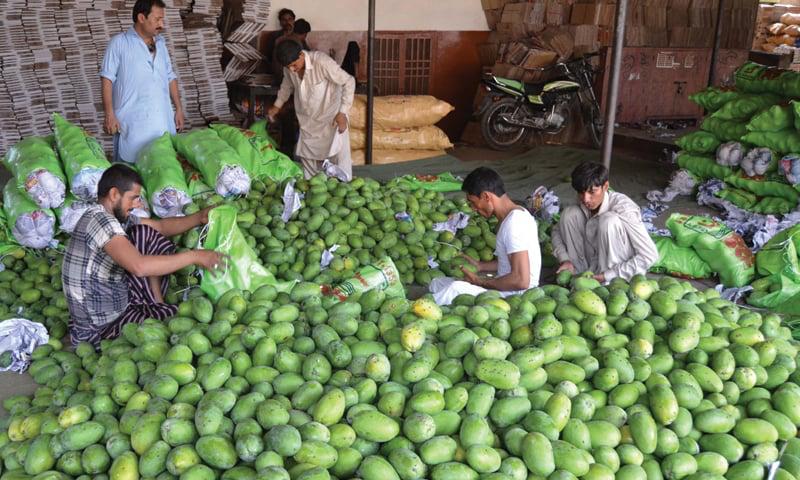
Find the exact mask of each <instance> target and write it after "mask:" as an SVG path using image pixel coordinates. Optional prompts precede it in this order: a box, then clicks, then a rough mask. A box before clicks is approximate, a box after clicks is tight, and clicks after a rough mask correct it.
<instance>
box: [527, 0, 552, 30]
mask: <svg viewBox="0 0 800 480" xmlns="http://www.w3.org/2000/svg"><path fill="white" fill-rule="evenodd" d="M546 19H547V3H545V2H537V3H534V4H533V8H531V9H530V11H529V12H528V16H527V17H525V18H524V19H523V23H524V24H525V28H526V29H527V30H528V33H536V32H541V31H542V30H544V29H545V27H546V25H545V21H546Z"/></svg>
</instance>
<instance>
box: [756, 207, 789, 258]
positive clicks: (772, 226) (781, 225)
mask: <svg viewBox="0 0 800 480" xmlns="http://www.w3.org/2000/svg"><path fill="white" fill-rule="evenodd" d="M759 217H763V218H764V219H763V224H762V225H761V226H760V227H758V228H757V229H756V230H755V232H754V233H753V242H752V243H753V244H752V246H751V247H750V248H751V250H753V253H755V252H757V251H759V250H761V248H762V247H763V246H764V245H765V244H766V243H767V242H768V241H770V239H771V238H772V237H774V236H775V235H777V234H778V233H779V232H782V231H784V230H786V229H787V228H789V227H793V226H795V225H797V224H798V223H800V211H794V212H792V213H789V214H787V215H784V216H783V219H782V220H778V219H777V218H775V217H774V216H772V215H759Z"/></svg>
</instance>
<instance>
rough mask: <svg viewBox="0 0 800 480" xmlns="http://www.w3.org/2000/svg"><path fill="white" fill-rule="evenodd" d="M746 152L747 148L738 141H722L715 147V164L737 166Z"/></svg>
mask: <svg viewBox="0 0 800 480" xmlns="http://www.w3.org/2000/svg"><path fill="white" fill-rule="evenodd" d="M746 153H747V149H746V148H744V147H743V146H742V144H741V143H739V142H727V143H723V144H722V145H720V146H719V147H718V148H717V156H716V161H717V164H719V165H723V166H726V167H738V166H739V164H740V163H742V159H743V158H744V156H745V154H746Z"/></svg>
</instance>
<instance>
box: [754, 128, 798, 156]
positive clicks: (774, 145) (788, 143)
mask: <svg viewBox="0 0 800 480" xmlns="http://www.w3.org/2000/svg"><path fill="white" fill-rule="evenodd" d="M742 141H743V142H745V143H749V144H751V145H756V146H758V147H764V148H769V149H772V150H775V151H776V152H778V153H781V154H787V153H793V152H800V133H798V131H797V130H795V129H791V130H781V131H780V132H749V133H746V134H745V135H743V136H742Z"/></svg>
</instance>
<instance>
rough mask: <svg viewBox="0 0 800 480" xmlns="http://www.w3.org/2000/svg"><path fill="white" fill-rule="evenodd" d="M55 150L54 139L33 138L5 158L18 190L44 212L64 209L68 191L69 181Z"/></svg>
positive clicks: (12, 149)
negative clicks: (45, 210) (58, 208)
mask: <svg viewBox="0 0 800 480" xmlns="http://www.w3.org/2000/svg"><path fill="white" fill-rule="evenodd" d="M53 147H54V139H53V137H52V136H50V137H30V138H26V139H24V140H22V141H20V142H19V143H17V144H16V145H14V146H13V147H11V148H9V149H8V152H6V155H5V156H4V157H3V163H4V164H5V165H6V167H7V168H8V170H9V171H10V172H11V174H12V175H13V176H14V180H15V181H16V184H17V188H18V189H19V190H21V191H23V192H25V193H26V194H27V195H28V197H29V198H30V199H31V200H33V202H34V203H35V204H36V205H38V206H39V207H41V208H57V207H60V206H61V204H63V203H64V197H65V195H66V190H67V177H66V176H65V175H64V172H63V171H62V170H61V162H59V160H58V155H57V154H56V151H55V150H54V148H53Z"/></svg>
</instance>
